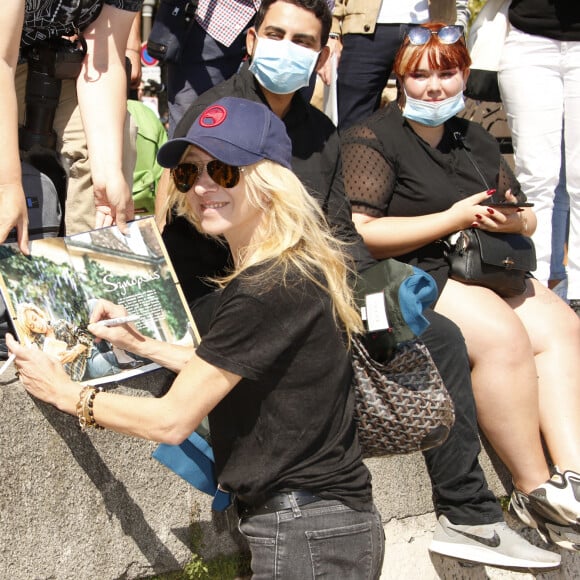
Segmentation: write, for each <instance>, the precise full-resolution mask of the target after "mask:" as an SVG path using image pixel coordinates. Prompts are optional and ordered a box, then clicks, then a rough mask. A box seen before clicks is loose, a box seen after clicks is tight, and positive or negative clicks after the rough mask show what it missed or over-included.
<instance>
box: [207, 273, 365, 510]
mask: <svg viewBox="0 0 580 580" xmlns="http://www.w3.org/2000/svg"><path fill="white" fill-rule="evenodd" d="M261 267H265V266H256V267H254V268H252V269H250V271H249V273H250V274H252V273H254V274H255V273H256V268H261ZM271 274H272V275H271V276H270V278H269V279H270V280H271V283H269V284H267V285H266V287H264V284H259V285H256V284H255V283H252V282H249V281H248V279H247V277H246V276H244V275H241V276H238V278H236V279H234V280H233V281H232V282H230V283H229V284H228V285H227V287H226V288H224V289H223V290H221V291H219V292H218V293H217V294H216V295H215V296H213V297H212V300H211V301H212V302H214V303H213V305H212V307H211V309H212V315H211V320H210V322H209V330H208V331H207V333H206V334H205V335H204V336H203V338H202V342H201V345H200V346H199V347H198V349H197V354H198V356H200V357H201V358H202V359H204V360H205V361H207V362H208V363H210V364H212V365H214V366H216V367H219V368H222V369H224V370H227V371H229V372H232V373H235V374H238V375H241V376H242V377H243V378H242V380H241V381H240V382H239V383H238V384H237V385H236V387H235V388H234V389H233V390H232V391H231V392H230V393H229V394H228V395H227V396H226V397H225V398H224V399H223V400H222V401H221V402H220V403H219V404H218V405H217V406H216V407H215V409H214V410H213V411H212V412H211V413H210V429H211V434H212V447H213V450H214V455H215V462H216V475H217V479H218V481H219V483H220V484H221V485H222V486H223V487H224V488H225V489H227V490H229V491H233V492H234V493H236V494H237V495H240V496H242V497H243V498H244V501H248V502H249V503H260V501H261V500H263V498H264V497H265V496H267V495H269V494H272V493H276V492H280V491H291V490H298V489H307V490H309V491H312V492H314V493H316V494H318V495H320V496H321V497H323V498H326V499H337V500H340V501H342V502H343V503H345V504H346V505H348V506H349V507H351V508H353V509H357V510H362V511H368V510H370V509H371V505H372V497H371V485H370V474H369V471H368V470H367V468H366V466H365V465H364V463H363V462H362V458H361V452H360V447H359V443H358V439H357V437H356V430H355V426H354V421H353V408H354V394H353V390H352V388H351V379H352V367H351V362H350V356H349V353H348V351H347V349H346V346H345V339H344V336H343V333H342V332H341V331H340V329H339V328H338V326H337V323H336V322H335V320H334V317H333V313H332V309H331V303H330V298H329V296H328V295H327V294H326V292H324V291H323V290H321V289H320V288H319V287H318V286H317V285H316V284H314V283H313V282H311V281H308V280H306V279H305V278H304V277H303V276H301V275H298V274H296V273H292V272H291V273H290V274H289V276H288V279H287V282H286V284H282V283H280V281H279V280H280V279H281V275H279V272H276V271H274V272H272V273H271ZM203 308H204V310H205V311H206V312H207V311H208V308H210V306H208V301H207V300H204V302H203Z"/></svg>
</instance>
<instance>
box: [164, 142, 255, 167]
mask: <svg viewBox="0 0 580 580" xmlns="http://www.w3.org/2000/svg"><path fill="white" fill-rule="evenodd" d="M189 145H195V146H196V147H199V148H200V149H203V150H204V151H205V152H206V153H208V154H209V155H211V156H212V157H215V158H216V159H219V160H220V161H223V162H224V163H227V164H228V165H235V166H245V165H253V164H254V163H258V161H261V160H262V159H263V157H262V156H260V155H256V154H255V153H251V152H250V151H246V150H245V149H241V148H239V147H236V146H235V145H232V144H231V143H229V142H225V141H222V140H221V139H216V138H215V137H208V136H207V135H203V136H200V137H198V138H194V139H188V138H186V137H183V138H181V139H172V140H171V141H168V142H167V143H165V144H164V145H163V146H162V147H161V148H160V149H159V151H158V152H157V162H158V163H159V165H161V167H175V166H176V165H178V164H179V162H180V161H181V158H182V157H183V154H184V153H185V150H186V149H187V147H188V146H189Z"/></svg>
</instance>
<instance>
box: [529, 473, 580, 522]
mask: <svg viewBox="0 0 580 580" xmlns="http://www.w3.org/2000/svg"><path fill="white" fill-rule="evenodd" d="M555 469H556V470H555V472H554V475H552V477H551V478H550V479H549V480H548V481H546V483H542V485H540V486H538V487H537V488H536V489H534V491H532V492H530V493H529V494H528V497H529V498H530V501H531V502H532V504H534V503H537V502H539V503H540V504H541V506H542V511H545V512H546V514H547V515H548V516H550V514H551V515H552V517H549V519H551V520H553V521H555V522H557V523H558V522H561V523H564V524H572V525H574V524H580V474H578V473H575V472H574V471H565V472H564V473H560V471H559V470H558V468H557V467H556V468H555Z"/></svg>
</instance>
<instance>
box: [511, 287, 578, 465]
mask: <svg viewBox="0 0 580 580" xmlns="http://www.w3.org/2000/svg"><path fill="white" fill-rule="evenodd" d="M508 303H510V304H511V305H512V306H513V307H514V311H515V313H516V314H517V315H518V316H519V318H520V319H521V320H522V322H523V324H524V326H525V327H526V330H527V333H528V336H529V337H530V339H531V343H532V348H533V349H534V354H535V360H536V368H537V372H538V384H539V409H540V428H541V431H542V435H543V436H544V440H545V441H546V445H547V447H548V449H549V451H550V456H551V458H552V461H553V462H554V463H555V464H556V465H558V467H559V468H560V469H561V470H562V471H565V470H572V471H575V472H577V473H580V421H579V420H578V418H579V416H580V318H578V316H577V315H576V314H575V313H574V312H573V311H572V309H571V308H570V307H569V306H568V305H567V304H565V303H564V302H563V301H562V300H561V299H560V298H558V296H556V295H555V294H554V293H553V292H551V291H549V290H548V289H547V288H545V287H544V286H543V285H541V284H540V283H539V282H537V281H536V280H530V281H529V282H528V291H527V292H526V296H525V300H522V299H517V298H516V299H511V300H509V301H508Z"/></svg>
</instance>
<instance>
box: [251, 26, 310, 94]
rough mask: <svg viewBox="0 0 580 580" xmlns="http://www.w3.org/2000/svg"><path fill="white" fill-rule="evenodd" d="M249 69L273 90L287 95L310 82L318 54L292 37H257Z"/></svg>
mask: <svg viewBox="0 0 580 580" xmlns="http://www.w3.org/2000/svg"><path fill="white" fill-rule="evenodd" d="M256 43H257V44H256V49H255V50H254V54H253V56H252V63H251V64H250V71H252V73H253V74H254V76H255V77H256V79H257V80H258V82H259V83H260V84H261V85H262V86H263V87H264V88H265V89H267V90H269V91H270V92H271V93H276V94H277V95H287V94H288V93H294V92H296V91H297V90H298V89H300V88H302V87H307V86H308V84H309V83H310V76H311V75H312V71H313V70H314V67H315V66H316V61H317V60H318V55H319V53H318V52H316V51H315V50H311V49H309V48H305V47H304V46H299V45H298V44H295V43H294V42H290V41H289V40H272V39H271V38H263V37H257V38H256Z"/></svg>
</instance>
